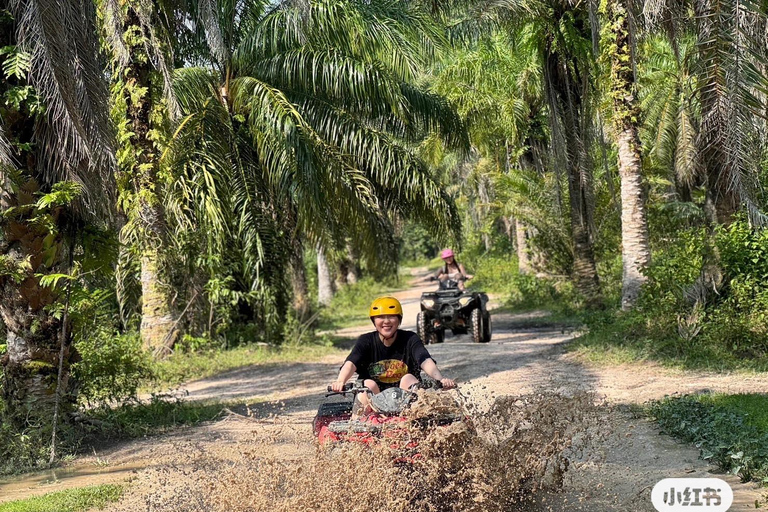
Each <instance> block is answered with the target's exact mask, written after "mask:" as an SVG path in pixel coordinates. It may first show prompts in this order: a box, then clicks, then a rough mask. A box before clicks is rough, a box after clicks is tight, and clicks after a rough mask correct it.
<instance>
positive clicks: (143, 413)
mask: <svg viewBox="0 0 768 512" xmlns="http://www.w3.org/2000/svg"><path fill="white" fill-rule="evenodd" d="M253 403H254V401H250V402H249V404H245V403H243V402H242V401H230V402H218V401H204V402H193V401H185V400H182V399H180V398H178V397H176V398H174V397H171V396H163V395H153V396H152V398H151V399H150V400H148V401H141V402H133V403H124V404H122V405H120V406H117V407H100V408H97V409H92V410H89V411H87V412H86V414H85V423H86V424H87V425H88V428H89V432H88V433H87V434H86V436H85V437H84V441H83V444H84V445H88V444H99V443H103V442H106V441H113V440H121V439H135V438H139V437H144V436H150V435H158V434H163V433H166V432H168V431H170V430H173V429H175V428H178V427H183V426H191V425H197V424H199V423H202V422H206V421H212V420H215V419H216V418H218V417H220V416H221V414H222V412H224V411H226V410H227V409H245V408H246V407H247V405H250V404H253Z"/></svg>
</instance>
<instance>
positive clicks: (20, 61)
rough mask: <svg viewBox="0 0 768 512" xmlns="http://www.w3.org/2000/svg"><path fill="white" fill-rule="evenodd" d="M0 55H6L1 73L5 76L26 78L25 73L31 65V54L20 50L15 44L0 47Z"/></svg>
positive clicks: (19, 78) (18, 78)
mask: <svg viewBox="0 0 768 512" xmlns="http://www.w3.org/2000/svg"><path fill="white" fill-rule="evenodd" d="M0 55H6V57H5V61H4V62H3V75H5V78H11V77H13V78H16V79H17V80H26V78H27V73H28V72H29V69H30V67H31V66H32V54H30V53H27V52H25V51H23V50H20V49H19V47H18V46H16V45H10V46H4V47H2V48H0Z"/></svg>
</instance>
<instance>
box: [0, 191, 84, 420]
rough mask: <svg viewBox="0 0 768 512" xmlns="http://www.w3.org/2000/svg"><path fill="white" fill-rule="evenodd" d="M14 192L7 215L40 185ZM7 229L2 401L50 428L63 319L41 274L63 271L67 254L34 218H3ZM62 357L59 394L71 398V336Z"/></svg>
mask: <svg viewBox="0 0 768 512" xmlns="http://www.w3.org/2000/svg"><path fill="white" fill-rule="evenodd" d="M6 184H7V183H6ZM10 190H11V189H10V188H9V187H5V188H4V190H3V191H2V194H3V195H2V200H1V201H0V203H2V204H0V207H2V209H3V211H6V210H7V209H8V208H9V207H12V206H21V205H30V204H34V196H33V195H32V193H33V192H34V191H36V190H37V184H36V183H35V182H34V181H33V180H30V181H28V182H27V183H26V184H25V185H24V186H23V190H24V192H23V193H22V194H19V195H17V196H15V195H12V193H11V192H10ZM32 216H34V215H32ZM2 231H3V235H4V241H3V244H2V245H3V247H2V253H3V257H4V264H3V265H4V268H6V269H9V270H10V269H13V271H12V272H7V273H5V274H4V275H3V276H2V277H0V317H2V319H3V323H4V324H5V328H6V332H7V334H6V343H7V347H6V349H7V352H6V354H5V356H4V357H3V359H2V360H1V364H2V366H3V372H4V374H5V384H4V386H3V388H2V389H3V400H4V402H5V404H6V406H7V407H8V408H9V410H10V412H11V413H13V416H16V417H18V418H21V419H23V420H24V421H26V422H28V423H29V422H31V423H36V422H37V420H38V419H42V420H44V423H46V424H47V423H48V421H49V419H50V417H52V415H53V409H54V403H55V401H56V392H57V375H58V365H59V351H60V348H61V346H60V343H61V338H60V332H61V326H62V321H63V320H62V319H60V318H56V316H55V315H54V314H53V312H52V311H50V310H49V306H51V305H52V304H53V303H54V302H56V300H57V299H58V293H57V292H56V291H54V290H53V289H51V288H50V287H44V286H41V284H40V278H39V277H38V275H37V274H38V273H41V272H46V273H47V272H50V271H54V272H63V271H64V265H65V261H64V258H65V255H66V251H65V250H63V243H62V241H61V238H60V236H56V239H55V240H54V241H53V242H51V241H50V240H46V238H48V237H49V233H48V231H47V230H46V229H44V228H42V227H41V226H40V225H39V224H35V223H32V222H30V219H29V218H22V217H21V216H16V217H14V218H13V220H4V221H3V222H2ZM44 247H50V248H52V249H53V250H52V251H51V249H48V250H47V251H46V253H47V254H54V255H55V258H56V259H55V261H54V262H53V263H52V264H50V262H49V263H45V262H44V260H45V255H44V253H43V248H44ZM67 332H69V329H67ZM63 355H64V358H63V367H62V380H61V389H59V390H58V391H59V392H60V393H62V394H66V391H67V389H68V384H69V368H70V362H71V358H72V355H73V351H72V350H71V337H69V336H68V337H67V338H66V339H65V340H64V354H63Z"/></svg>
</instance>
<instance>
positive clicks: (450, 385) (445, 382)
mask: <svg viewBox="0 0 768 512" xmlns="http://www.w3.org/2000/svg"><path fill="white" fill-rule="evenodd" d="M440 384H442V385H443V389H451V388H455V387H456V383H455V382H454V381H453V379H440Z"/></svg>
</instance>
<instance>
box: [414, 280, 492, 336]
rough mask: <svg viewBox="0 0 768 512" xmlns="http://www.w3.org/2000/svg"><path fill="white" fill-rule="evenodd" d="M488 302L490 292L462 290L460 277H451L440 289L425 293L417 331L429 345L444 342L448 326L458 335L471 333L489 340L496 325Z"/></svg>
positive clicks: (422, 297) (417, 320)
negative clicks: (454, 278) (459, 281)
mask: <svg viewBox="0 0 768 512" xmlns="http://www.w3.org/2000/svg"><path fill="white" fill-rule="evenodd" d="M487 305H488V295H487V294H485V293H483V292H472V291H467V290H460V289H459V283H458V281H454V280H450V279H449V280H447V281H444V282H441V283H440V289H438V290H437V291H434V292H425V293H423V294H421V312H420V313H419V314H418V316H417V317H416V331H417V333H418V335H419V337H420V338H421V339H422V341H423V342H424V344H425V345H428V344H430V343H442V342H443V341H444V340H445V331H446V329H450V330H451V332H452V333H453V334H454V335H458V334H471V335H472V340H473V341H474V342H475V343H488V342H489V341H491V334H492V325H491V314H490V313H489V312H488V308H487Z"/></svg>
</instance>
